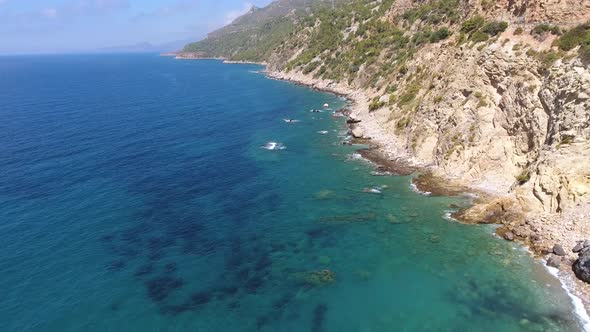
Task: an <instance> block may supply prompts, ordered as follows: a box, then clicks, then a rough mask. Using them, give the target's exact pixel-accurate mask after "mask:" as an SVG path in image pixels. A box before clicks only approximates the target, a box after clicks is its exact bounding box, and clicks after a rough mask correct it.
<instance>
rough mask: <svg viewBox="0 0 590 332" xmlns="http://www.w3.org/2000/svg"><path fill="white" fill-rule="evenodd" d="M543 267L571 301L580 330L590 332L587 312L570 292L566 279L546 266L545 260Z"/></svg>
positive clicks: (554, 269)
mask: <svg viewBox="0 0 590 332" xmlns="http://www.w3.org/2000/svg"><path fill="white" fill-rule="evenodd" d="M543 265H544V266H545V268H546V269H547V271H549V273H551V275H553V276H554V277H555V278H557V279H558V280H559V283H560V284H561V288H563V289H564V290H565V292H566V293H567V295H568V296H569V297H570V299H571V301H572V305H573V306H574V314H575V315H576V317H578V320H579V321H580V324H582V328H583V329H584V331H586V332H590V316H588V312H586V308H585V307H584V304H583V303H582V300H581V299H580V298H579V297H577V296H576V295H575V294H574V293H573V292H572V290H571V288H572V287H571V285H569V283H568V282H567V281H566V279H565V278H563V277H562V276H561V275H560V273H559V269H556V268H554V267H551V266H547V262H546V261H545V260H543Z"/></svg>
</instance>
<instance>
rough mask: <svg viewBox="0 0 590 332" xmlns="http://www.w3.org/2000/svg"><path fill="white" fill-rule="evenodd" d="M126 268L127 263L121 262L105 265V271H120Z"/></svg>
mask: <svg viewBox="0 0 590 332" xmlns="http://www.w3.org/2000/svg"><path fill="white" fill-rule="evenodd" d="M125 266H127V263H126V262H125V261H122V260H116V261H112V262H110V263H109V264H108V265H107V270H109V271H121V270H122V269H123V268H125Z"/></svg>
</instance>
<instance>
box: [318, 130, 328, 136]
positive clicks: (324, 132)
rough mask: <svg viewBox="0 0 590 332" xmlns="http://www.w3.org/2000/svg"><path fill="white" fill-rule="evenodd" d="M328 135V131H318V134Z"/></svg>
mask: <svg viewBox="0 0 590 332" xmlns="http://www.w3.org/2000/svg"><path fill="white" fill-rule="evenodd" d="M327 133H328V131H327V130H320V131H318V134H321V135H326V134H327Z"/></svg>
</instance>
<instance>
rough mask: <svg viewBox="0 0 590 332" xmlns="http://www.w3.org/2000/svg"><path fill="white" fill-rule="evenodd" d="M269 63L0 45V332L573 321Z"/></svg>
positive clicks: (541, 274) (524, 261) (442, 327)
mask: <svg viewBox="0 0 590 332" xmlns="http://www.w3.org/2000/svg"><path fill="white" fill-rule="evenodd" d="M260 69H261V67H259V66H255V65H224V64H222V63H221V62H217V61H175V60H172V59H170V58H161V57H158V56H154V55H116V56H115V55H108V56H106V55H102V56H88V55H87V56H74V55H72V56H42V57H0V119H1V121H0V271H1V273H0V289H2V293H1V296H0V322H1V323H0V326H2V327H1V328H0V329H1V330H2V331H82V330H83V331H257V330H259V331H314V332H316V331H522V330H525V331H526V330H530V331H540V330H545V331H569V330H576V329H579V325H578V322H577V320H576V318H575V317H574V315H573V314H572V307H571V304H570V301H569V299H568V298H567V296H566V295H565V294H564V293H563V291H562V290H561V288H560V286H559V284H558V282H557V281H556V280H555V279H553V278H552V277H551V276H549V275H548V274H546V273H545V271H544V270H543V268H542V267H541V266H540V265H539V264H538V263H536V262H534V261H533V259H532V258H530V257H529V256H528V255H526V254H525V253H524V252H523V251H522V250H520V249H518V248H513V244H509V243H506V242H504V241H501V240H499V239H497V238H495V237H493V236H491V234H492V232H493V229H492V228H491V227H489V226H466V225H460V224H458V223H456V222H453V221H451V220H447V219H445V218H444V217H443V216H444V214H445V212H446V211H448V210H449V206H450V205H451V204H466V201H465V200H464V199H461V198H447V197H426V196H422V195H418V194H417V193H414V192H413V191H412V190H411V189H410V186H409V184H410V178H409V177H397V176H387V177H375V176H372V175H371V174H370V172H371V170H372V166H371V165H369V164H367V163H366V162H363V161H362V160H358V159H356V158H354V157H353V156H354V151H355V149H356V147H348V146H343V145H341V144H340V142H341V141H342V139H343V136H344V133H345V131H346V128H345V125H344V123H343V121H342V120H338V119H333V118H332V117H331V116H330V113H329V112H325V113H310V112H309V110H310V109H318V108H321V105H322V104H324V103H325V102H328V103H330V104H331V105H332V107H334V108H336V107H340V106H342V105H344V103H345V102H344V101H342V100H340V99H338V98H337V97H335V96H332V95H327V94H322V93H318V92H314V91H311V90H309V89H306V88H304V87H300V86H296V85H292V84H289V83H285V82H278V81H273V80H269V79H267V78H265V77H264V76H263V75H262V74H260V73H258V72H257V71H259V70H260ZM283 118H294V119H298V120H301V122H299V123H292V124H287V123H285V122H284V121H283V120H282V119H283ZM324 130H325V131H328V133H327V134H325V135H322V134H320V133H318V132H319V131H324ZM269 141H276V142H281V143H283V144H284V146H285V149H283V150H274V151H269V150H266V149H263V148H261V146H263V145H265V144H266V143H267V142H269ZM384 186H386V187H384ZM368 187H384V189H383V194H382V195H375V194H368V193H363V192H362V191H363V189H364V188H368Z"/></svg>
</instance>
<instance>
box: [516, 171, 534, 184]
mask: <svg viewBox="0 0 590 332" xmlns="http://www.w3.org/2000/svg"><path fill="white" fill-rule="evenodd" d="M530 179H531V173H530V172H529V171H527V170H523V171H522V172H521V173H520V174H519V175H518V176H516V181H517V182H518V184H520V185H523V184H525V183H527V182H529V180H530Z"/></svg>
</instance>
